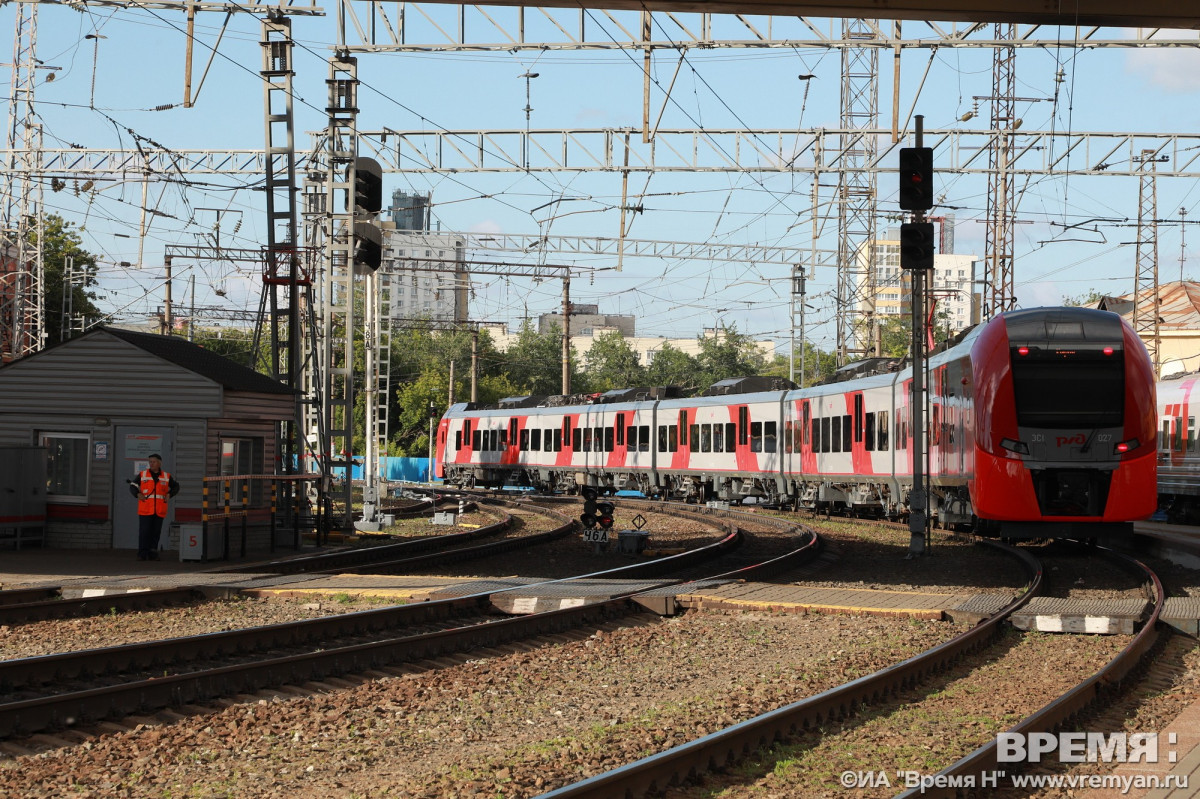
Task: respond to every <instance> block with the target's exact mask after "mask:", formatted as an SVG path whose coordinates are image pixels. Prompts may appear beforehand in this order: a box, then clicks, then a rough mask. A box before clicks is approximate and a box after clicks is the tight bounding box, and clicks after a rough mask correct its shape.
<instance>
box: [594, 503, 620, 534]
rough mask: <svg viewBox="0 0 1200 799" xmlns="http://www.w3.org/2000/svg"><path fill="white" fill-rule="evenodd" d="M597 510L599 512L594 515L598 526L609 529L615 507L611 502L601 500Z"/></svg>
mask: <svg viewBox="0 0 1200 799" xmlns="http://www.w3.org/2000/svg"><path fill="white" fill-rule="evenodd" d="M597 510H598V511H599V513H598V515H597V516H596V521H597V522H599V523H600V528H601V529H602V530H611V529H612V526H613V523H614V521H615V520H614V519H613V513H614V512H615V511H616V508H615V507H613V504H612V503H611V502H601V503H600V504H599V506H598V507H597Z"/></svg>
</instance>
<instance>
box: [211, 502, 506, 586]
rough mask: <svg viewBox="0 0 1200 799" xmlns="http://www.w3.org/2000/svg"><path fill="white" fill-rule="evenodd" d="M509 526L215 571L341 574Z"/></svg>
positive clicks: (501, 523)
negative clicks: (356, 567) (349, 569)
mask: <svg viewBox="0 0 1200 799" xmlns="http://www.w3.org/2000/svg"><path fill="white" fill-rule="evenodd" d="M510 526H512V516H511V515H509V514H507V513H506V514H503V517H502V518H501V519H500V521H498V522H496V523H494V524H488V525H484V526H483V527H480V528H478V529H475V530H464V531H462V532H455V533H447V534H445V535H438V536H429V537H426V538H413V539H409V540H407V541H397V542H395V543H392V544H380V545H377V546H370V547H358V548H355V549H348V550H342V551H339V552H323V553H320V554H316V555H302V556H300V557H296V558H280V559H278V560H272V561H266V562H260V563H251V564H246V565H240V564H239V565H237V566H231V567H229V568H227V569H220V570H218V571H219V573H220V574H245V573H247V572H253V573H258V572H271V573H272V574H305V573H310V572H329V571H344V570H346V569H347V568H350V567H354V566H362V565H370V564H373V563H383V562H387V561H395V560H398V559H399V558H397V554H398V553H407V552H428V551H430V550H435V549H441V548H442V547H447V546H454V545H455V544H457V543H459V542H462V541H471V540H474V539H476V538H486V537H488V536H492V535H499V534H500V533H502V532H504V531H505V530H507V529H508V528H509V527H510Z"/></svg>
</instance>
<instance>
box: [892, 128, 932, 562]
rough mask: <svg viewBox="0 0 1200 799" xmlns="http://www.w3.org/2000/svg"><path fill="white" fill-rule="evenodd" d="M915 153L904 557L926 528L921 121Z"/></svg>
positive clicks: (911, 159) (927, 155)
mask: <svg viewBox="0 0 1200 799" xmlns="http://www.w3.org/2000/svg"><path fill="white" fill-rule="evenodd" d="M915 119H916V137H915V140H916V145H917V146H916V147H902V148H901V149H900V208H901V209H902V210H904V211H912V212H913V214H912V221H910V222H905V223H903V224H902V225H901V226H900V268H901V269H904V270H906V271H908V273H909V276H910V278H911V285H912V392H911V394H910V395H909V408H910V410H911V416H912V423H911V424H910V428H911V429H912V438H913V441H912V459H913V466H912V471H913V482H912V491H911V493H910V494H909V500H908V508H909V513H908V531H909V543H908V557H909V558H915V557H920V556H921V555H922V554H924V552H925V543H926V531H927V530H928V527H929V474H928V472H929V470H928V468H927V455H928V447H927V446H926V442H927V441H928V436H927V434H926V430H925V338H926V329H925V327H926V326H925V278H926V275H928V274H929V272H931V271H932V270H933V255H934V249H933V223H932V222H926V221H925V212H926V211H928V210H930V209H931V208H933V148H931V147H923V146H922V140H923V132H924V131H923V123H924V121H925V117H924V116H922V115H920V114H918V115H917V116H916V117H915Z"/></svg>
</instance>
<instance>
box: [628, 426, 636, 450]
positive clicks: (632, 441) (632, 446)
mask: <svg viewBox="0 0 1200 799" xmlns="http://www.w3.org/2000/svg"><path fill="white" fill-rule="evenodd" d="M625 445H626V446H627V447H628V448H629V451H630V452H637V425H635V424H631V425H629V427H627V428H625Z"/></svg>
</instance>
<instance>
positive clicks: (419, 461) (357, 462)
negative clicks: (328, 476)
mask: <svg viewBox="0 0 1200 799" xmlns="http://www.w3.org/2000/svg"><path fill="white" fill-rule="evenodd" d="M362 464H363V459H362V458H355V459H354V467H353V469H352V471H351V473H350V474H351V478H352V479H354V480H361V479H363V466H362ZM383 468H384V472H383V479H385V480H388V481H407V482H410V483H427V482H429V458H392V457H388V458H384V459H383ZM334 473H335V474H337V475H339V476H340V475H341V474H342V470H341V469H335V470H334Z"/></svg>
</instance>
